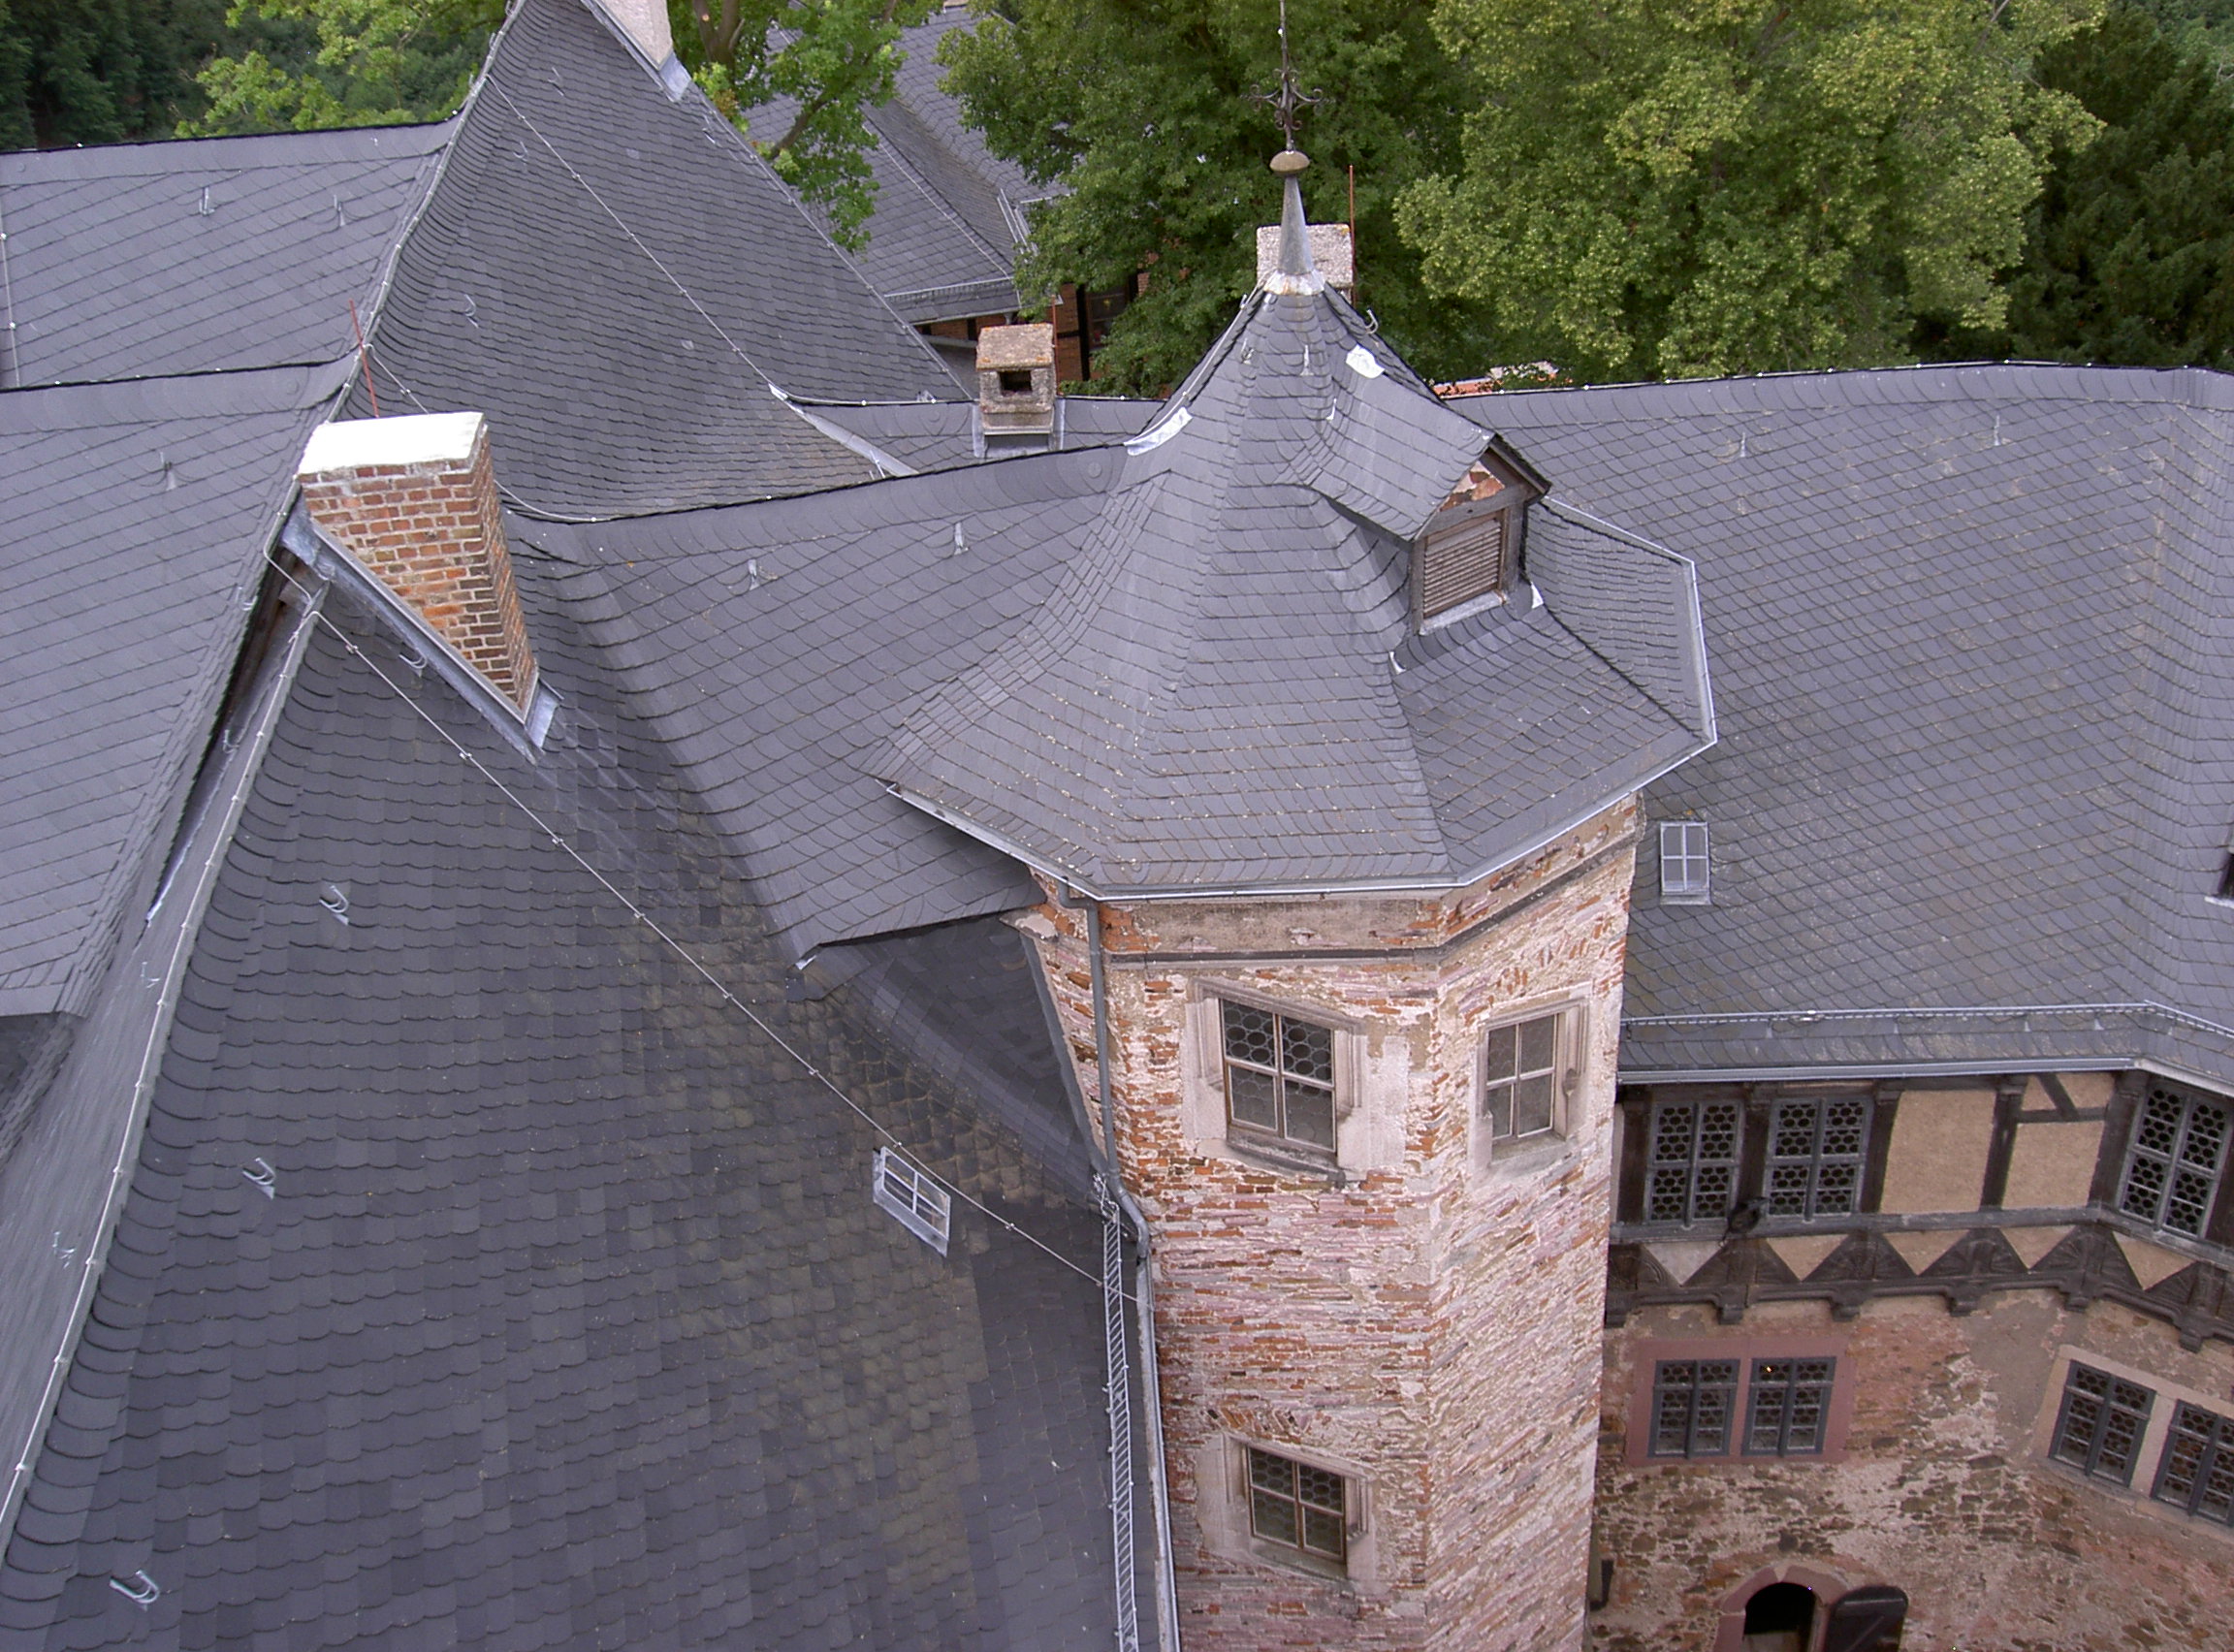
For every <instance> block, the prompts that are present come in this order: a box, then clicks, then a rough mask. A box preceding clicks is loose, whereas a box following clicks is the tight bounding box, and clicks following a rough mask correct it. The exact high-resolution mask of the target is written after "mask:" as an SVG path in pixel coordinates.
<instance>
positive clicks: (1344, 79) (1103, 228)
mask: <svg viewBox="0 0 2234 1652" xmlns="http://www.w3.org/2000/svg"><path fill="white" fill-rule="evenodd" d="M1288 16H1289V36H1290V39H1291V41H1292V42H1293V51H1294V61H1295V65H1296V70H1297V78H1298V80H1299V82H1300V84H1301V86H1302V88H1303V90H1305V91H1306V92H1314V91H1315V92H1316V93H1317V94H1318V95H1319V97H1320V100H1321V101H1320V102H1319V103H1317V104H1316V105H1314V106H1311V107H1310V108H1308V109H1307V110H1306V111H1305V113H1304V119H1303V124H1302V127H1301V130H1300V132H1299V133H1298V138H1297V142H1298V143H1299V145H1300V146H1301V147H1302V148H1303V149H1304V150H1306V151H1307V152H1308V153H1309V154H1310V155H1311V157H1312V161H1313V165H1312V168H1311V170H1310V171H1309V172H1308V173H1306V174H1305V175H1304V177H1303V192H1304V197H1305V204H1306V206H1307V208H1308V210H1309V212H1310V214H1311V216H1312V217H1313V218H1314V219H1315V220H1319V221H1323V222H1340V221H1342V220H1344V219H1346V218H1347V217H1348V216H1349V211H1350V206H1349V194H1348V175H1347V169H1348V168H1349V167H1352V166H1355V167H1356V178H1357V231H1358V234H1357V251H1358V282H1359V292H1358V301H1359V302H1360V303H1361V304H1363V305H1365V306H1367V307H1368V308H1370V309H1372V310H1373V311H1374V313H1375V314H1376V315H1377V316H1378V318H1379V319H1380V321H1381V323H1382V324H1383V326H1384V327H1385V329H1386V330H1387V332H1388V334H1389V335H1390V336H1391V338H1393V339H1394V340H1395V341H1396V342H1397V343H1398V344H1399V345H1400V346H1401V347H1402V348H1403V349H1405V350H1406V351H1407V352H1408V353H1409V354H1410V355H1411V356H1412V358H1413V359H1414V360H1415V361H1416V362H1418V363H1420V365H1421V366H1422V367H1424V368H1425V369H1426V370H1427V371H1430V372H1443V371H1450V372H1457V371H1461V370H1471V369H1473V368H1476V367H1479V366H1480V365H1482V364H1483V354H1482V352H1483V350H1484V347H1485V346H1484V342H1483V339H1482V337H1481V335H1480V334H1479V333H1478V330H1477V325H1476V324H1477V322H1478V319H1479V318H1478V316H1477V314H1476V312H1475V308H1474V306H1473V305H1472V304H1471V303H1469V302H1455V303H1453V302H1448V301H1443V300H1433V299H1429V298H1428V297H1427V296H1426V295H1425V294H1424V293H1423V292H1422V290H1421V288H1420V280H1419V260H1418V256H1417V254H1415V253H1413V252H1412V251H1411V250H1410V249H1409V248H1407V247H1405V246H1404V245H1403V244H1402V243H1401V242H1399V240H1398V239H1397V238H1396V234H1395V219H1394V205H1395V197H1396V192H1397V191H1398V189H1399V188H1400V187H1401V186H1402V185H1403V184H1404V183H1405V182H1406V181H1408V180H1410V179H1412V178H1416V177H1418V176H1420V175H1421V174H1423V173H1427V172H1431V171H1435V170H1438V169H1440V168H1443V167H1446V166H1452V165H1455V164H1456V161H1457V158H1458V152H1457V148H1456V139H1457V135H1458V131H1459V121H1460V116H1461V113H1462V111H1463V108H1464V105H1463V97H1464V93H1465V87H1464V82H1463V81H1462V80H1461V79H1460V78H1459V76H1458V75H1457V73H1456V69H1455V66H1454V65H1453V64H1452V62H1451V60H1450V59H1449V58H1448V57H1446V56H1445V55H1444V53H1443V52H1442V51H1441V50H1440V49H1439V48H1438V47H1437V44H1436V42H1435V39H1434V37H1433V35H1432V34H1431V33H1430V32H1429V30H1428V27H1427V24H1426V14H1425V10H1424V8H1422V7H1419V6H1416V5H1408V4H1404V3H1403V0H1293V3H1292V4H1291V6H1290V7H1289V14H1288ZM941 50H942V53H943V56H944V60H945V61H946V62H947V63H948V64H949V65H950V66H951V70H952V75H951V79H950V80H949V84H950V85H952V86H953V87H954V89H955V90H956V91H957V92H959V94H960V95H961V97H962V100H963V104H964V107H965V109H966V110H967V111H969V114H970V117H971V118H972V119H973V121H975V122H977V123H978V124H980V125H981V126H982V127H983V128H984V130H985V133H986V137H987V140H988V142H989V143H991V144H992V146H993V147H994V149H995V150H997V151H998V152H999V153H1001V154H1004V155H1006V156H1008V157H1010V158H1012V159H1014V160H1015V161H1017V162H1019V163H1020V164H1022V165H1023V166H1024V167H1025V168H1026V169H1027V170H1029V171H1030V172H1031V173H1032V174H1033V175H1034V176H1036V177H1038V178H1040V179H1042V180H1045V181H1048V182H1051V183H1052V182H1058V181H1059V182H1060V183H1062V184H1063V185H1064V186H1066V188H1067V190H1068V193H1067V194H1064V195H1062V196H1061V197H1059V198H1058V199H1056V200H1053V201H1051V202H1049V203H1047V204H1046V205H1045V206H1041V207H1038V208H1037V209H1036V211H1035V215H1034V219H1033V238H1032V247H1031V250H1030V252H1029V254H1028V256H1027V258H1026V260H1025V268H1024V270H1023V277H1024V287H1025V289H1026V291H1027V292H1032V293H1042V294H1043V293H1050V292H1052V291H1053V290H1054V288H1055V287H1056V286H1057V284H1059V283H1060V282H1063V281H1071V280H1075V281H1080V282H1083V283H1085V284H1086V285H1088V286H1090V287H1094V288H1110V287H1116V286H1119V285H1122V284H1124V283H1126V282H1128V281H1130V280H1131V279H1132V277H1133V274H1134V272H1135V271H1137V270H1143V269H1145V270H1148V272H1149V282H1148V291H1147V293H1146V295H1145V297H1144V298H1142V299H1141V300H1140V301H1138V302H1135V303H1133V306H1132V307H1131V308H1130V309H1128V310H1127V311H1126V312H1125V314H1124V315H1123V316H1121V317H1120V318H1119V319H1118V321H1117V323H1116V326H1115V328H1114V330H1113V331H1112V334H1111V336H1110V339H1109V342H1108V344H1107V345H1106V346H1105V347H1104V348H1103V350H1102V351H1101V353H1100V354H1099V355H1098V356H1097V359H1096V377H1097V381H1098V387H1106V388H1113V389H1132V390H1140V391H1153V390H1155V389H1157V388H1158V387H1159V386H1162V385H1165V384H1169V383H1172V382H1173V381H1175V380H1176V379H1178V378H1179V377H1180V376H1182V375H1183V374H1184V373H1185V371H1186V370H1187V368H1188V367H1190V366H1192V365H1194V363H1195V361H1196V359H1197V357H1198V356H1199V355H1200V354H1201V352H1202V350H1203V348H1204V347H1205V346H1206V345H1207V344H1208V343H1209V342H1210V340H1211V339H1212V338H1214V337H1216V336H1217V334H1218V332H1219V330H1220V329H1221V328H1222V327H1224V326H1225V324H1226V323H1227V322H1228V321H1229V320H1230V319H1231V317H1232V314H1233V307H1234V305H1235V304H1236V303H1238V302H1240V300H1241V299H1242V298H1244V297H1245V296H1247V294H1248V293H1249V291H1250V290H1251V288H1252V287H1253V286H1254V285H1255V283H1256V272H1257V265H1256V259H1257V253H1256V245H1257V242H1256V232H1257V226H1259V225H1260V224H1268V223H1271V222H1274V221H1275V220H1276V219H1277V217H1278V215H1279V194H1278V192H1277V189H1276V186H1275V184H1274V180H1273V178H1272V175H1271V174H1270V173H1268V172H1267V171H1266V170H1265V163H1266V162H1267V161H1269V160H1270V159H1271V157H1272V155H1273V153H1274V152H1275V151H1276V150H1277V149H1278V148H1279V147H1280V141H1281V140H1280V132H1279V129H1278V127H1277V126H1276V125H1275V124H1274V123H1273V120H1272V117H1271V116H1270V114H1269V113H1268V112H1267V111H1266V110H1265V109H1264V107H1263V106H1262V105H1261V104H1259V103H1255V102H1252V101H1251V99H1252V95H1253V94H1258V93H1263V92H1267V91H1270V90H1271V89H1272V88H1273V87H1274V86H1275V85H1276V84H1277V82H1278V79H1279V73H1280V41H1279V33H1278V11H1277V6H1276V4H1275V0H1007V3H1006V4H1005V5H1004V6H1003V9H1002V10H1001V11H999V12H997V13H988V14H987V15H985V16H982V17H981V18H980V20H979V22H978V24H977V27H976V29H975V30H974V31H973V32H964V31H961V30H957V31H956V32H955V33H953V34H951V35H949V36H948V37H947V39H946V42H945V44H944V46H943V47H942V48H941Z"/></svg>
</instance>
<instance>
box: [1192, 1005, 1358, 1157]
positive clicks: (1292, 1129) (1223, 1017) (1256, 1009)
mask: <svg viewBox="0 0 2234 1652" xmlns="http://www.w3.org/2000/svg"><path fill="white" fill-rule="evenodd" d="M1237 1016H1238V1017H1239V1018H1240V1019H1241V1020H1242V1021H1243V1022H1244V1023H1246V1021H1247V1020H1248V1018H1250V1017H1257V1018H1261V1020H1262V1021H1265V1022H1268V1023H1269V1026H1268V1027H1267V1028H1265V1029H1264V1032H1265V1033H1266V1038H1265V1048H1264V1052H1263V1054H1262V1055H1261V1056H1256V1055H1251V1054H1248V1053H1246V1052H1245V1050H1244V1051H1243V1052H1236V1050H1235V1048H1234V1042H1235V1038H1236V1032H1235V1020H1236V1017H1237ZM1218 1024H1219V1025H1218V1033H1219V1040H1218V1077H1219V1089H1220V1091H1221V1092H1222V1093H1223V1094H1224V1097H1225V1102H1226V1128H1227V1132H1228V1134H1227V1139H1228V1140H1229V1141H1230V1140H1236V1139H1238V1140H1240V1141H1242V1142H1245V1143H1247V1144H1249V1145H1250V1146H1253V1147H1256V1148H1258V1149H1260V1150H1262V1151H1270V1152H1273V1153H1277V1154H1280V1155H1283V1156H1285V1155H1289V1154H1295V1155H1300V1156H1302V1157H1304V1158H1306V1159H1310V1160H1313V1161H1314V1162H1319V1161H1324V1163H1327V1164H1332V1163H1334V1162H1335V1155H1336V1153H1337V1151H1338V1150H1339V1147H1340V1138H1339V1137H1338V1136H1337V1135H1336V1133H1335V1129H1336V1122H1337V1119H1338V1117H1339V1115H1338V1113H1337V1111H1336V1106H1337V1103H1336V1100H1335V1074H1334V1044H1335V1038H1336V1034H1335V1031H1334V1029H1333V1028H1332V1027H1331V1026H1330V1025H1328V1024H1327V1023H1326V1022H1324V1021H1323V1020H1321V1019H1320V1018H1319V1017H1317V1016H1314V1015H1300V1014H1297V1013H1296V1012H1295V1011H1293V1010H1286V1009H1268V1008H1265V1007H1264V1006H1262V1005H1260V1004H1254V1003H1248V1002H1245V1001H1242V1000H1240V999H1237V998H1233V997H1231V996H1222V997H1221V998H1220V999H1219V1001H1218ZM1298 1035H1299V1036H1298ZM1238 1036H1239V1037H1240V1039H1241V1041H1242V1043H1243V1045H1244V1046H1246V1045H1247V1044H1248V1042H1249V1040H1250V1037H1251V1034H1250V1032H1248V1031H1247V1030H1246V1027H1244V1030H1243V1031H1242V1032H1240V1033H1239V1034H1238ZM1322 1039H1323V1040H1324V1043H1323V1044H1322V1042H1321V1040H1322ZM1299 1044H1300V1045H1304V1046H1310V1048H1309V1050H1308V1053H1307V1055H1306V1056H1305V1058H1304V1059H1303V1060H1302V1061H1300V1062H1299V1061H1298V1060H1297V1059H1296V1055H1295V1051H1296V1047H1297V1046H1298V1045H1299ZM1321 1059H1324V1063H1325V1066H1324V1074H1323V1075H1322V1072H1321V1071H1320V1069H1319V1066H1318V1064H1319V1062H1320V1060H1321ZM1245 1079H1246V1080H1250V1081H1252V1082H1251V1084H1250V1085H1249V1086H1248V1087H1247V1088H1252V1089H1254V1088H1259V1087H1261V1089H1262V1091H1263V1095H1262V1096H1261V1100H1262V1101H1263V1103H1264V1105H1265V1106H1266V1107H1268V1108H1269V1109H1270V1110H1271V1111H1272V1112H1273V1114H1274V1115H1275V1122H1274V1123H1272V1124H1270V1125H1265V1124H1260V1123H1256V1122H1254V1121H1252V1120H1249V1119H1245V1118H1244V1117H1242V1111H1241V1106H1242V1104H1241V1101H1240V1099H1239V1097H1238V1096H1237V1094H1236V1092H1237V1091H1238V1090H1240V1089H1242V1088H1244V1087H1243V1083H1242V1081H1243V1080H1245ZM1299 1113H1300V1114H1302V1115H1303V1116H1306V1117H1310V1118H1312V1119H1313V1120H1314V1124H1315V1126H1316V1122H1317V1121H1318V1120H1322V1119H1323V1120H1324V1129H1325V1134H1326V1139H1325V1140H1324V1142H1321V1141H1314V1140H1312V1139H1311V1137H1310V1135H1309V1134H1306V1133H1304V1131H1303V1130H1302V1129H1300V1128H1297V1126H1296V1124H1295V1122H1294V1121H1295V1119H1296V1117H1297V1116H1298V1114H1299Z"/></svg>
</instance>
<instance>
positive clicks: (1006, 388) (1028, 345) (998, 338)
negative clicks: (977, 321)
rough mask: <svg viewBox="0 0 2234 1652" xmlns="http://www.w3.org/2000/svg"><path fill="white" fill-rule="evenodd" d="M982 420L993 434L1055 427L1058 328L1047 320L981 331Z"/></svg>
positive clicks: (979, 385)
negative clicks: (1022, 325)
mask: <svg viewBox="0 0 2234 1652" xmlns="http://www.w3.org/2000/svg"><path fill="white" fill-rule="evenodd" d="M977 421H978V424H979V426H980V427H981V428H982V429H984V432H985V433H986V434H987V435H989V436H999V435H1047V434H1049V433H1051V432H1052V431H1053V430H1054V429H1055V329H1054V328H1053V327H1051V326H1050V325H1048V324H1047V323H1046V322H1034V323H1032V324H1031V325H1029V326H1024V327H988V328H987V329H985V331H984V332H982V333H980V334H977Z"/></svg>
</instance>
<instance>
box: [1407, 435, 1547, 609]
mask: <svg viewBox="0 0 2234 1652" xmlns="http://www.w3.org/2000/svg"><path fill="white" fill-rule="evenodd" d="M1528 497H1529V492H1528V489H1527V486H1526V484H1524V483H1523V482H1522V481H1521V479H1520V477H1519V475H1518V474H1517V473H1516V472H1515V471H1513V470H1512V469H1510V468H1509V467H1508V466H1506V465H1505V464H1503V463H1502V462H1500V461H1497V460H1495V459H1493V458H1491V457H1490V456H1489V455H1487V454H1484V456H1483V457H1482V458H1481V459H1480V460H1478V461H1476V462H1475V464H1474V465H1473V467H1472V468H1471V469H1469V470H1468V471H1467V472H1466V479H1465V480H1464V481H1463V482H1461V483H1459V484H1458V486H1457V487H1456V488H1455V489H1453V490H1452V494H1451V497H1450V498H1448V499H1446V500H1445V501H1444V502H1443V506H1442V508H1441V509H1440V510H1438V511H1437V512H1436V513H1435V515H1434V517H1433V518H1432V519H1430V520H1429V522H1428V524H1427V526H1426V527H1425V528H1424V529H1423V530H1422V531H1421V532H1420V537H1419V539H1418V540H1417V541H1415V542H1414V545H1413V548H1412V590H1413V606H1414V608H1415V610H1416V611H1417V614H1418V617H1419V620H1420V626H1421V628H1422V629H1425V628H1427V627H1430V626H1433V625H1436V624H1439V623H1443V622H1446V621H1449V620H1452V619H1459V618H1461V617H1462V616H1463V615H1465V614H1471V613H1473V612H1475V611H1477V610H1478V609H1480V608H1483V607H1486V606H1489V605H1491V604H1493V603H1495V602H1499V601H1502V600H1503V599H1504V593H1505V589H1506V588H1507V587H1508V586H1510V585H1511V584H1512V582H1513V575H1514V573H1515V572H1516V567H1517V564H1518V561H1519V550H1520V512H1521V509H1522V507H1523V506H1525V505H1526V504H1527V502H1528Z"/></svg>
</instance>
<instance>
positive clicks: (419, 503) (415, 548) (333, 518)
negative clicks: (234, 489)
mask: <svg viewBox="0 0 2234 1652" xmlns="http://www.w3.org/2000/svg"><path fill="white" fill-rule="evenodd" d="M301 481H302V485H303V504H304V506H305V507H306V508H307V509H308V510H309V512H310V516H311V520H312V521H314V522H316V523H317V524H318V525H319V527H320V528H321V529H323V530H324V531H325V533H326V535H327V537H328V538H330V539H332V540H334V541H335V543H336V544H338V545H340V546H341V547H343V548H344V549H345V550H347V551H348V552H349V554H350V555H351V556H355V557H356V558H357V559H358V560H359V561H360V562H362V563H363V564H364V565H365V566H366V568H367V569H368V570H369V571H370V572H372V573H373V574H374V575H376V576H378V578H379V579H380V580H381V581H382V582H383V583H384V584H386V585H387V587H388V588H390V589H391V590H393V591H395V592H396V594H397V595H399V596H400V597H401V598H402V599H403V600H404V601H405V602H408V603H409V604H410V605H411V606H412V607H413V608H415V609H416V610H418V612H419V613H420V615H421V616H422V617H423V618H424V619H426V620H427V622H428V623H429V624H430V625H431V626H432V627H433V628H434V630H435V631H436V632H437V633H438V634H439V635H440V636H441V637H442V638H443V639H444V640H445V641H446V642H448V643H449V644H450V646H451V647H453V648H455V649H456V650H457V651H459V653H460V654H462V655H463V656H464V659H465V661H466V663H467V664H469V665H471V666H472V667H473V668H474V669H475V670H476V671H478V672H480V673H481V675H482V676H483V677H485V678H487V679H488V680H489V682H490V683H493V684H495V688H496V690H497V692H499V693H500V694H502V695H504V697H505V698H507V699H508V700H510V701H511V702H512V703H513V704H514V705H516V706H519V707H520V708H521V709H522V710H523V711H525V710H526V709H527V704H528V702H529V700H530V699H532V698H533V696H534V692H535V654H534V651H533V650H532V649H531V648H530V647H529V646H528V642H527V621H526V619H524V618H523V617H522V615H521V612H520V596H519V593H518V591H517V590H515V589H514V588H513V584H512V556H511V553H510V551H509V549H508V548H507V546H506V544H505V540H504V519H503V516H502V513H501V508H500V507H499V505H498V503H497V498H496V473H495V467H494V466H493V465H492V464H491V463H490V459H489V429H488V427H487V426H486V425H482V426H480V427H479V429H478V430H477V431H476V433H475V435H474V438H473V441H472V445H471V450H470V452H469V453H468V454H467V455H465V456H464V457H463V458H458V459H449V460H442V461H431V462H428V463H421V464H366V465H358V466H355V467H353V468H350V469H347V470H327V471H319V472H306V473H305V474H303V477H302V478H301Z"/></svg>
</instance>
